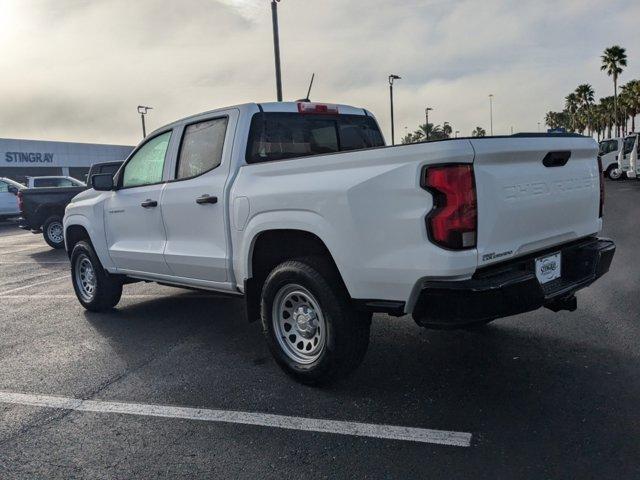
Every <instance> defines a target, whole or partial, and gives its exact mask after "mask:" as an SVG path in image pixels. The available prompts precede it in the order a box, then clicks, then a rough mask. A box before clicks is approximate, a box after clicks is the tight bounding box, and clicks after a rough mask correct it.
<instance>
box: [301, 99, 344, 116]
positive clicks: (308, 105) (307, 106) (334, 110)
mask: <svg viewBox="0 0 640 480" xmlns="http://www.w3.org/2000/svg"><path fill="white" fill-rule="evenodd" d="M298 113H315V114H318V115H337V114H338V113H339V112H338V106H337V105H329V104H326V103H312V102H299V103H298Z"/></svg>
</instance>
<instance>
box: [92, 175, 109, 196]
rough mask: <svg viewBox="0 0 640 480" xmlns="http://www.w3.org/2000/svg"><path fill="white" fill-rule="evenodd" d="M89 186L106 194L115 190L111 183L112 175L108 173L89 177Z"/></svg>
mask: <svg viewBox="0 0 640 480" xmlns="http://www.w3.org/2000/svg"><path fill="white" fill-rule="evenodd" d="M91 186H92V187H93V189H94V190H97V191H99V192H108V191H110V190H115V184H114V183H113V175H111V174H110V173H100V174H97V175H93V176H92V177H91Z"/></svg>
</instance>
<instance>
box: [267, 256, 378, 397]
mask: <svg viewBox="0 0 640 480" xmlns="http://www.w3.org/2000/svg"><path fill="white" fill-rule="evenodd" d="M260 307H261V318H262V327H263V332H264V335H265V339H266V341H267V344H268V346H269V349H270V350H271V353H272V355H273V357H274V358H275V360H276V362H277V363H278V365H279V366H280V367H281V368H282V369H283V370H284V371H285V372H286V373H287V374H288V375H290V376H291V377H293V378H294V379H295V380H297V381H299V382H301V383H304V384H308V385H320V384H325V383H328V382H331V381H333V380H336V379H338V378H342V377H345V376H346V375H348V374H349V373H351V372H352V371H353V370H354V369H355V368H356V367H358V366H359V365H360V363H362V360H363V359H364V355H365V353H366V351H367V347H368V346H369V331H370V326H371V314H370V313H366V312H359V311H357V310H355V309H354V308H353V307H352V306H351V304H350V300H349V297H348V294H347V292H346V289H345V287H344V286H343V284H342V281H341V279H340V277H339V275H338V274H337V272H335V268H334V267H333V265H332V264H330V263H329V262H327V261H326V260H324V259H322V258H316V257H309V258H302V259H298V260H290V261H286V262H284V263H281V264H280V265H278V266H277V267H275V268H274V269H273V270H272V271H271V273H270V274H269V276H268V277H267V279H266V281H265V283H264V286H263V288H262V296H261V305H260Z"/></svg>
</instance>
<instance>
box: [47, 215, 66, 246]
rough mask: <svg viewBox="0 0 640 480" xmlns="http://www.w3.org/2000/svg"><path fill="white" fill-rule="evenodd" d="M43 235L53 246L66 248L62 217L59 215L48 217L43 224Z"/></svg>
mask: <svg viewBox="0 0 640 480" xmlns="http://www.w3.org/2000/svg"><path fill="white" fill-rule="evenodd" d="M42 235H43V236H44V241H45V242H47V243H48V244H49V246H50V247H51V248H56V249H59V248H64V230H63V227H62V218H60V217H58V216H53V217H49V218H47V219H46V220H45V222H44V225H43V226H42Z"/></svg>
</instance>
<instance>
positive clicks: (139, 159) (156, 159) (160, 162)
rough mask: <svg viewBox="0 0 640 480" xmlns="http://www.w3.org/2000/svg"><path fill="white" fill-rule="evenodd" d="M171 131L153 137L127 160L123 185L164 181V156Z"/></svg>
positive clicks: (134, 185)
mask: <svg viewBox="0 0 640 480" xmlns="http://www.w3.org/2000/svg"><path fill="white" fill-rule="evenodd" d="M170 139H171V132H166V133H163V134H161V135H158V136H156V137H153V138H152V139H151V140H149V141H148V142H147V143H145V144H144V145H143V146H142V147H140V149H139V150H138V151H137V152H136V153H135V154H134V156H133V157H132V158H131V160H129V161H128V162H127V165H126V166H125V167H124V172H123V175H122V187H124V188H126V187H140V186H143V185H151V184H153V183H160V182H161V181H162V170H163V168H164V158H165V156H166V154H167V148H168V147H169V140H170Z"/></svg>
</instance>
